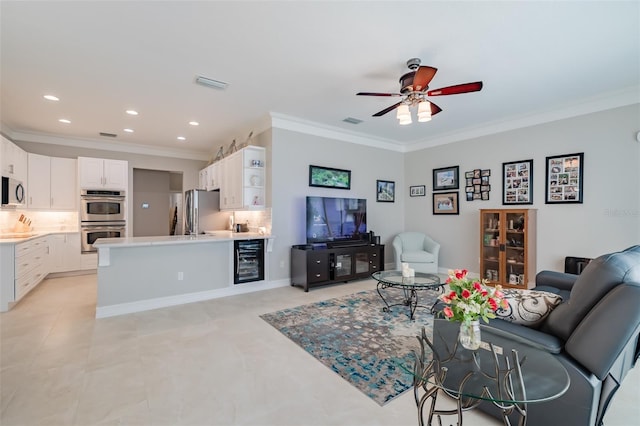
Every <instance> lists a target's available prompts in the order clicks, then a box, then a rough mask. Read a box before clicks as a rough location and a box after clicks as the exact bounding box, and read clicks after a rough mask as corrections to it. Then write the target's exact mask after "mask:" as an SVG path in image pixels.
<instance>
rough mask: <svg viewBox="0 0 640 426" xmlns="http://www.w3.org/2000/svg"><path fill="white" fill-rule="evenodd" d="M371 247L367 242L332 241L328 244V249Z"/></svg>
mask: <svg viewBox="0 0 640 426" xmlns="http://www.w3.org/2000/svg"><path fill="white" fill-rule="evenodd" d="M368 245H370V243H369V242H368V241H365V240H345V241H332V242H329V243H327V248H344V247H365V246H368Z"/></svg>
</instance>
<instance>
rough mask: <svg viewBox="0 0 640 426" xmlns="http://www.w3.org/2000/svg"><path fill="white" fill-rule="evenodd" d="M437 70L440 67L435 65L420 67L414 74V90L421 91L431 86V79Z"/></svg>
mask: <svg viewBox="0 0 640 426" xmlns="http://www.w3.org/2000/svg"><path fill="white" fill-rule="evenodd" d="M437 71H438V69H437V68H433V67H427V66H421V67H418V70H417V71H416V74H415V75H414V76H413V90H414V91H416V92H421V91H423V90H425V89H426V88H427V87H429V83H431V80H432V79H433V76H434V75H436V72H437Z"/></svg>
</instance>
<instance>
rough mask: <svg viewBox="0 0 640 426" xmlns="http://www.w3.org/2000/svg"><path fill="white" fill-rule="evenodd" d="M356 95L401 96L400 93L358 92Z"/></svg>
mask: <svg viewBox="0 0 640 426" xmlns="http://www.w3.org/2000/svg"><path fill="white" fill-rule="evenodd" d="M356 95H358V96H402V95H401V94H400V93H376V92H358V93H356Z"/></svg>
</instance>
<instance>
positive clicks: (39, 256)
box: [16, 246, 47, 278]
mask: <svg viewBox="0 0 640 426" xmlns="http://www.w3.org/2000/svg"><path fill="white" fill-rule="evenodd" d="M46 262H47V247H45V246H41V247H36V248H35V249H34V250H31V251H30V252H29V253H27V254H25V255H23V256H20V257H16V278H20V277H21V276H22V275H24V274H27V273H29V272H31V271H32V270H34V269H35V268H37V267H39V266H42V265H43V264H45V263H46Z"/></svg>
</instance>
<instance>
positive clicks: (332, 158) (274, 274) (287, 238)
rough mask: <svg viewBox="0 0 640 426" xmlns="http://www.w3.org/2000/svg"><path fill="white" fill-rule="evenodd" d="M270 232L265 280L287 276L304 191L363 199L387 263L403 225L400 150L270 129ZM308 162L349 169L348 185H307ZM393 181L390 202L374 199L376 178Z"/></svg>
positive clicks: (300, 236)
mask: <svg viewBox="0 0 640 426" xmlns="http://www.w3.org/2000/svg"><path fill="white" fill-rule="evenodd" d="M271 163H272V164H271V179H272V194H271V201H272V209H273V210H272V234H273V235H274V236H275V237H276V238H275V240H274V248H273V253H272V255H271V262H272V263H271V269H270V273H271V276H270V279H271V280H278V279H284V278H289V277H290V263H289V258H290V250H291V246H292V245H294V244H304V243H305V242H306V232H305V227H306V196H307V195H312V196H323V197H346V198H366V199H367V229H369V230H373V231H374V232H375V233H376V234H377V235H380V236H381V242H383V243H385V244H387V249H386V251H385V260H386V262H391V261H392V258H393V253H392V252H391V251H390V248H389V247H391V245H390V242H391V239H392V238H393V236H395V234H397V233H398V232H400V231H402V230H403V229H404V215H405V191H404V190H403V187H404V186H405V179H404V155H403V154H402V153H400V152H394V151H388V150H384V149H380V148H372V147H369V146H365V145H358V144H353V143H346V142H343V141H337V140H334V139H328V138H324V137H320V136H314V135H309V134H304V133H299V132H295V131H290V130H283V129H277V128H274V129H272V147H271ZM309 165H316V166H325V167H332V168H336V169H346V170H351V189H350V190H344V189H334V188H316V187H310V186H309ZM378 179H380V180H388V181H395V183H396V197H395V202H393V203H378V202H376V180H378Z"/></svg>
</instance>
